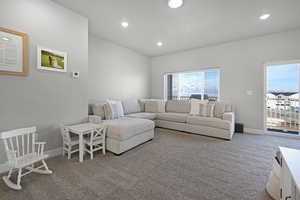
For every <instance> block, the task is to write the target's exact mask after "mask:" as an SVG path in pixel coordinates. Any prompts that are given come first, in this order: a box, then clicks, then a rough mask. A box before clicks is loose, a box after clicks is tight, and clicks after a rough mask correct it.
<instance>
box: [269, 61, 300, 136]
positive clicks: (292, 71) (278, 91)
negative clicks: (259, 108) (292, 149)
mask: <svg viewBox="0 0 300 200" xmlns="http://www.w3.org/2000/svg"><path fill="white" fill-rule="evenodd" d="M299 67H300V65H299V64H298V63H291V64H290V63H289V64H278V65H276V64H273V65H268V66H266V69H265V70H266V71H265V72H266V77H265V86H266V87H265V127H266V130H267V131H271V132H277V133H280V134H293V135H299V73H300V72H299Z"/></svg>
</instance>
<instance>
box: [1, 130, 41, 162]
mask: <svg viewBox="0 0 300 200" xmlns="http://www.w3.org/2000/svg"><path fill="white" fill-rule="evenodd" d="M35 135H36V127H30V128H22V129H16V130H12V131H7V132H2V133H1V134H0V139H2V140H3V141H4V146H5V151H6V155H7V158H8V161H9V162H13V161H15V160H16V159H18V158H19V157H23V156H26V155H28V154H32V153H34V152H35Z"/></svg>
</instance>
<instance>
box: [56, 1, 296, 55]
mask: <svg viewBox="0 0 300 200" xmlns="http://www.w3.org/2000/svg"><path fill="white" fill-rule="evenodd" d="M53 1H55V2H57V3H59V4H61V5H63V6H65V7H67V8H70V9H72V10H74V11H75V12H78V13H80V14H81V15H84V16H86V17H88V18H89V31H90V33H92V34H93V35H96V36H98V37H100V38H103V39H107V40H110V41H113V42H115V43H117V44H120V45H123V46H125V47H128V48H131V49H134V50H136V51H138V52H140V53H142V54H144V55H148V56H158V55H163V54H168V53H172V52H176V51H182V50H187V49H192V48H196V47H204V46H208V45H215V44H219V43H224V42H228V41H234V40H240V39H245V38H249V37H255V36H260V35H265V34H269V33H274V32H281V31H286V30H290V29H296V28H298V27H300V11H299V9H300V0H185V2H184V6H183V7H181V8H178V9H171V8H169V7H168V6H167V0H88V1H87V0H53ZM263 13H270V14H271V17H270V18H269V19H268V20H265V21H261V20H260V19H259V16H260V15H261V14H263ZM124 20H125V21H128V23H129V26H128V28H127V29H124V28H123V27H122V26H121V22H122V21H124ZM158 41H162V42H163V46H161V47H158V46H157V45H156V43H157V42H158Z"/></svg>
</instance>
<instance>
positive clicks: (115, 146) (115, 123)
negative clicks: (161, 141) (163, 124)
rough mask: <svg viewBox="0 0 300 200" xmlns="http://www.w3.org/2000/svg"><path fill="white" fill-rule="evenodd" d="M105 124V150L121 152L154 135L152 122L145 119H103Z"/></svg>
mask: <svg viewBox="0 0 300 200" xmlns="http://www.w3.org/2000/svg"><path fill="white" fill-rule="evenodd" d="M103 124H104V125H106V126H107V137H106V148H107V150H109V151H111V152H113V153H115V154H121V153H123V152H125V151H127V150H129V149H131V148H133V147H135V146H137V145H139V144H142V143H144V142H146V141H148V140H151V139H153V137H154V127H155V125H154V122H153V121H151V120H147V119H137V118H127V117H122V118H119V119H114V120H104V121H103Z"/></svg>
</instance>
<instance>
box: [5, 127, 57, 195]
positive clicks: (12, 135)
mask: <svg viewBox="0 0 300 200" xmlns="http://www.w3.org/2000/svg"><path fill="white" fill-rule="evenodd" d="M35 136H36V127H30V128H23V129H17V130H12V131H7V132H2V133H1V134H0V139H2V140H3V141H4V146H5V151H6V155H7V159H8V166H9V172H8V175H7V176H4V177H3V181H4V183H5V184H6V185H7V186H8V187H10V188H11V189H14V190H21V189H22V186H21V178H22V177H23V176H25V175H27V174H29V173H31V172H35V173H39V174H52V171H51V170H49V169H48V166H47V164H46V162H45V159H46V158H48V155H46V154H44V146H45V144H46V143H45V142H36V141H35ZM37 162H41V163H42V165H40V166H39V167H35V166H34V164H35V163H37ZM43 168H44V169H43ZM23 169H25V170H26V172H24V173H22V170H23ZM14 171H18V174H17V183H13V182H12V181H11V180H10V178H11V175H12V173H13V172H14Z"/></svg>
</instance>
